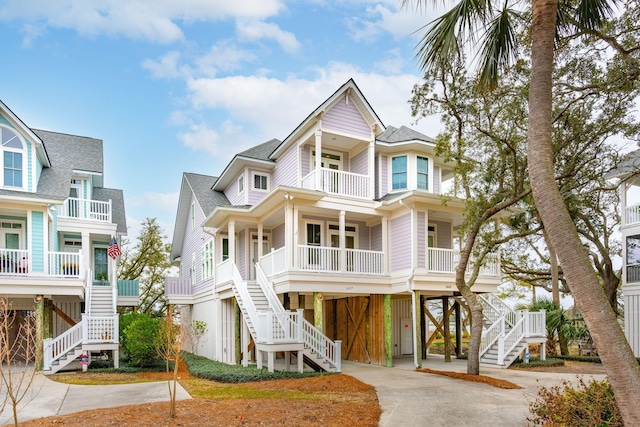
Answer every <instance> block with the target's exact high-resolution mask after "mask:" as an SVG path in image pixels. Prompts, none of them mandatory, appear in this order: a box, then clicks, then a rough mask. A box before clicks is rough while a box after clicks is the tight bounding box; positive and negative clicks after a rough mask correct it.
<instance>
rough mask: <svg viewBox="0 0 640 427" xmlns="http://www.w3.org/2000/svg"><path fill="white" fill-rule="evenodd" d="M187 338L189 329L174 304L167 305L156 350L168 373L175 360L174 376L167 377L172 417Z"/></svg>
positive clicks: (173, 415) (173, 416) (174, 412)
mask: <svg viewBox="0 0 640 427" xmlns="http://www.w3.org/2000/svg"><path fill="white" fill-rule="evenodd" d="M186 338H187V330H186V328H185V327H184V326H183V325H182V323H181V322H180V320H179V319H177V315H176V313H174V312H173V306H172V305H168V306H167V312H166V314H165V317H164V320H163V322H162V323H161V324H160V332H159V334H158V340H157V341H156V351H157V352H158V354H159V355H160V357H162V358H163V359H164V360H165V366H166V370H167V373H169V372H170V367H171V366H170V362H173V376H172V377H171V378H167V385H168V387H169V400H170V408H169V415H170V416H171V418H175V416H176V389H177V384H178V368H179V365H180V353H181V352H182V346H183V344H184V342H185V340H186Z"/></svg>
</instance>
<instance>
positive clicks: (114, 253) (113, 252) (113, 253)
mask: <svg viewBox="0 0 640 427" xmlns="http://www.w3.org/2000/svg"><path fill="white" fill-rule="evenodd" d="M107 254H108V255H109V256H110V257H111V258H113V259H116V258H117V257H119V256H120V255H122V251H121V250H120V247H119V246H118V242H116V238H115V237H112V238H111V243H110V244H109V249H107Z"/></svg>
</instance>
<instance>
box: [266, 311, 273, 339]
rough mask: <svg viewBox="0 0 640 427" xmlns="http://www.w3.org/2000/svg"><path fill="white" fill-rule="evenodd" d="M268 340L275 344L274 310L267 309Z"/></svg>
mask: <svg viewBox="0 0 640 427" xmlns="http://www.w3.org/2000/svg"><path fill="white" fill-rule="evenodd" d="M267 342H268V343H269V344H273V312H272V311H267Z"/></svg>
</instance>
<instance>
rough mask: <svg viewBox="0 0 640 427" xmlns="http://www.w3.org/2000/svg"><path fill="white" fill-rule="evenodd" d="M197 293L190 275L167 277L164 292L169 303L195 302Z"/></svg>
mask: <svg viewBox="0 0 640 427" xmlns="http://www.w3.org/2000/svg"><path fill="white" fill-rule="evenodd" d="M195 293H197V292H196V290H195V289H194V287H193V286H192V283H191V278H190V277H165V279H164V294H165V298H166V300H167V303H168V304H193V295H194V294H195Z"/></svg>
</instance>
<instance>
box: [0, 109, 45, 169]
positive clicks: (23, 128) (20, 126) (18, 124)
mask: <svg viewBox="0 0 640 427" xmlns="http://www.w3.org/2000/svg"><path fill="white" fill-rule="evenodd" d="M0 113H4V114H3V115H4V116H6V119H7V120H8V121H9V123H11V124H12V125H13V126H14V127H15V129H16V130H18V131H19V132H20V133H21V134H22V136H23V137H26V138H28V139H29V140H30V141H31V142H33V143H34V144H35V146H36V153H37V154H38V157H39V158H40V160H41V161H42V164H43V165H45V166H50V163H49V156H48V153H47V149H46V148H45V146H44V144H43V142H42V139H40V137H39V136H38V135H36V134H35V133H34V132H33V130H32V129H31V128H30V127H29V126H27V125H26V124H25V123H24V122H23V121H22V120H21V119H20V117H18V116H16V115H15V114H14V113H13V111H11V109H10V108H9V107H7V106H6V105H5V103H4V102H2V101H1V100H0Z"/></svg>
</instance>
